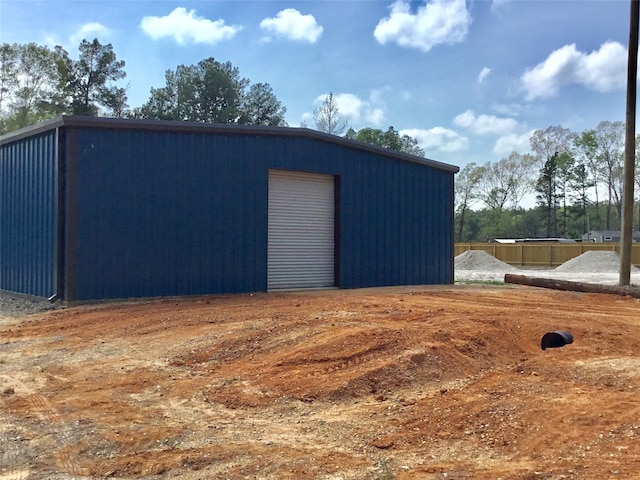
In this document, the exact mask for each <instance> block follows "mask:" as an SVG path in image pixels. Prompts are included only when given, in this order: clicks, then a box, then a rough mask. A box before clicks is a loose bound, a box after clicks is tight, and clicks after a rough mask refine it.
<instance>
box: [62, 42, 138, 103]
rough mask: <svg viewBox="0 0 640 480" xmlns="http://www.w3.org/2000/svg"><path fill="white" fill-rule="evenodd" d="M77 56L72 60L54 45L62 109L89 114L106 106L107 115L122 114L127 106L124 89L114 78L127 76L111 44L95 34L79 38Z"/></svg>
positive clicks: (122, 63)
mask: <svg viewBox="0 0 640 480" xmlns="http://www.w3.org/2000/svg"><path fill="white" fill-rule="evenodd" d="M78 50H79V52H80V54H79V57H78V60H72V59H71V58H70V57H69V54H68V53H67V52H66V50H64V49H63V48H62V47H56V51H57V53H58V55H59V59H58V62H57V66H58V71H59V75H60V93H61V95H62V96H63V98H64V102H65V103H66V105H65V110H66V111H67V112H69V113H72V114H74V115H92V116H96V115H98V114H99V113H100V108H101V107H102V108H105V109H106V111H107V112H108V114H109V115H113V116H122V115H123V113H124V109H125V108H126V102H127V96H126V89H124V88H121V87H118V86H116V85H115V82H117V81H118V80H121V79H123V78H125V77H126V75H127V74H126V73H125V71H124V66H125V62H124V60H118V59H117V57H116V54H115V52H114V51H113V46H112V45H111V44H110V43H108V44H106V45H102V44H101V43H100V41H99V40H98V39H97V38H94V39H93V41H91V42H89V41H87V40H82V42H80V46H79V47H78Z"/></svg>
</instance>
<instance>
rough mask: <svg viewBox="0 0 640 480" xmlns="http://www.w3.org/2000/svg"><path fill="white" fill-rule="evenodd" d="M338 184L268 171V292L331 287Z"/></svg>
mask: <svg viewBox="0 0 640 480" xmlns="http://www.w3.org/2000/svg"><path fill="white" fill-rule="evenodd" d="M334 215H335V200H334V179H333V176H332V175H319V174H310V173H299V172H285V171H281V170H270V171H269V235H268V236H269V238H268V242H269V244H268V261H267V263H268V266H267V288H268V289H269V290H276V289H293V288H320V287H332V286H334V285H335V279H334V250H335V249H334V241H335V240H334V228H335V227H334Z"/></svg>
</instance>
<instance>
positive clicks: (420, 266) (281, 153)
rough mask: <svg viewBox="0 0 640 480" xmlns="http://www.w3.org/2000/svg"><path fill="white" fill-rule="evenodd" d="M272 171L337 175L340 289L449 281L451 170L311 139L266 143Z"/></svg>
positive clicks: (450, 267) (451, 266)
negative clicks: (338, 191) (339, 203)
mask: <svg viewBox="0 0 640 480" xmlns="http://www.w3.org/2000/svg"><path fill="white" fill-rule="evenodd" d="M267 141H269V142H270V143H271V144H272V148H273V150H274V152H275V153H276V155H274V156H273V157H272V158H271V159H269V161H270V162H271V163H270V167H271V168H281V169H293V170H302V171H312V172H317V173H327V174H334V175H339V176H340V199H341V200H340V201H341V205H340V212H339V214H340V233H339V265H340V266H339V270H340V277H339V279H338V284H339V286H340V287H342V288H359V287H370V286H384V285H411V284H448V283H453V173H452V172H449V171H444V170H440V169H437V168H432V167H427V166H424V165H419V164H417V163H412V162H404V161H400V160H395V159H390V158H388V157H385V156H382V155H376V154H373V153H371V152H367V151H360V150H355V149H351V148H348V147H343V146H339V145H332V144H330V143H326V142H321V141H317V140H312V139H305V138H300V139H291V138H283V139H277V141H276V140H275V139H268V140H267Z"/></svg>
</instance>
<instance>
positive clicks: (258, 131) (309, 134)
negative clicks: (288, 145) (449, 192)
mask: <svg viewBox="0 0 640 480" xmlns="http://www.w3.org/2000/svg"><path fill="white" fill-rule="evenodd" d="M59 127H90V128H91V127H94V128H113V129H126V130H159V131H171V132H194V133H196V132H197V133H226V134H245V135H262V136H285V137H304V138H312V139H315V140H320V141H322V142H328V143H333V144H337V145H343V146H345V147H349V148H354V149H357V150H364V151H368V152H371V153H375V154H378V155H383V156H385V157H390V158H394V159H397V160H403V161H406V162H412V163H417V164H420V165H424V166H428V167H433V168H437V169H440V170H445V171H448V172H452V173H457V172H458V171H459V170H460V169H459V168H458V167H457V166H455V165H450V164H448V163H443V162H438V161H436V160H430V159H427V158H423V157H417V156H415V155H408V154H405V153H400V152H396V151H394V150H389V149H388V148H382V147H378V146H375V145H370V144H368V143H363V142H359V141H357V140H350V139H347V138H343V137H338V136H336V135H329V134H328V133H323V132H318V131H317V130H311V129H308V128H296V127H265V126H261V125H235V124H228V123H196V122H179V121H168V120H141V119H124V118H110V117H88V116H81V115H70V116H69V115H62V116H59V117H56V118H54V119H51V120H47V121H45V122H42V123H38V124H35V125H32V126H29V127H25V128H21V129H20V130H16V131H15V132H10V133H7V134H6V135H3V136H1V137H0V145H4V144H6V143H9V142H15V141H16V140H20V139H23V138H27V137H31V136H33V135H37V134H39V133H43V132H46V131H49V130H53V129H55V128H59Z"/></svg>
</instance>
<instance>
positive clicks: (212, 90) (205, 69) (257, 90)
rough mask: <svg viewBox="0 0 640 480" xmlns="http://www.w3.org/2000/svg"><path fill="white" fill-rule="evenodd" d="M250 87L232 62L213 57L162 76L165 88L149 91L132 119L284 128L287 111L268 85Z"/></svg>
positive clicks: (168, 71) (258, 84) (167, 72)
mask: <svg viewBox="0 0 640 480" xmlns="http://www.w3.org/2000/svg"><path fill="white" fill-rule="evenodd" d="M249 85H250V82H249V80H248V79H246V78H243V77H242V76H240V70H238V68H237V67H234V66H233V65H232V64H231V62H224V63H220V62H218V61H217V60H215V59H214V58H213V57H210V58H207V59H204V60H202V61H200V62H198V64H197V65H190V66H185V65H180V66H178V67H177V68H176V70H175V71H172V70H167V71H166V72H165V86H164V87H161V88H152V89H151V96H150V98H149V100H148V101H147V103H145V104H144V105H142V107H140V108H138V109H135V110H134V112H133V116H134V117H141V118H150V119H157V120H181V121H191V122H206V123H240V124H247V125H269V126H286V124H287V123H286V121H285V119H284V115H285V113H286V111H287V109H286V108H285V107H283V106H282V104H281V103H280V101H279V100H278V99H277V97H276V96H275V94H274V93H273V89H272V88H271V86H270V85H269V84H268V83H256V84H254V85H251V86H250V87H249Z"/></svg>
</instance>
